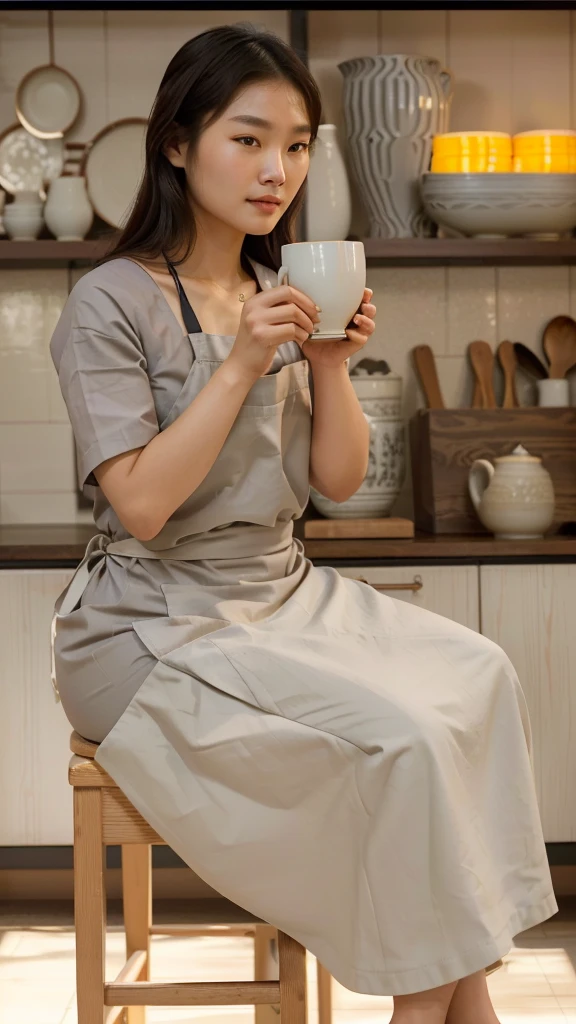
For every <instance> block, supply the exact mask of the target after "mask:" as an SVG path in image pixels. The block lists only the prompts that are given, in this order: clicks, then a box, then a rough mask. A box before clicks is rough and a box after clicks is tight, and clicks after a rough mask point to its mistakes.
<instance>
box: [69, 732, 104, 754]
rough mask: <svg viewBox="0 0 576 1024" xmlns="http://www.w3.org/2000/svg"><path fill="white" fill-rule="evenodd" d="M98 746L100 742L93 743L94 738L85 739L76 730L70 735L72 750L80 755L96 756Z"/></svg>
mask: <svg viewBox="0 0 576 1024" xmlns="http://www.w3.org/2000/svg"><path fill="white" fill-rule="evenodd" d="M98 747H99V744H98V743H93V742H92V740H85V739H84V737H83V736H81V735H80V733H79V732H76V730H74V732H73V733H72V735H71V736H70V750H71V751H72V753H73V754H77V755H78V757H95V756H96V751H97V750H98Z"/></svg>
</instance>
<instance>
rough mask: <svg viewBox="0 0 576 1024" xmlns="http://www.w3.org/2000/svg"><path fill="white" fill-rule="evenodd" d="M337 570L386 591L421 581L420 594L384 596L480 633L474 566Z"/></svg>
mask: <svg viewBox="0 0 576 1024" xmlns="http://www.w3.org/2000/svg"><path fill="white" fill-rule="evenodd" d="M335 568H337V569H338V571H339V572H340V573H341V575H342V576H351V577H353V578H354V579H364V580H366V582H367V583H372V584H374V583H377V584H379V585H380V586H382V587H385V586H390V584H392V585H394V584H397V583H399V584H401V585H403V586H407V585H409V584H411V583H413V582H414V580H415V578H416V577H419V578H420V580H421V581H422V587H421V589H420V590H414V591H413V590H396V589H390V590H385V589H383V593H385V594H388V596H389V597H395V598H399V599H400V600H401V601H410V602H411V603H412V604H415V605H417V606H418V607H419V608H426V609H427V611H430V612H436V613H437V614H438V615H445V616H446V618H447V619H454V621H455V622H460V623H461V624H462V625H463V626H468V628H469V629H475V630H476V631H478V630H479V629H480V615H479V608H478V604H479V601H478V569H477V567H476V566H474V565H458V566H456V565H454V566H452V565H446V566H444V565H441V566H427V565H420V566H416V567H412V568H406V567H401V566H399V567H398V568H396V567H395V566H393V567H392V568H383V567H380V566H376V567H374V568H372V567H370V568H368V567H365V566H352V567H351V566H347V567H346V568H340V567H339V566H338V563H336V564H335Z"/></svg>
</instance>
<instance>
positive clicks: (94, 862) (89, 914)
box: [74, 787, 106, 1024]
mask: <svg viewBox="0 0 576 1024" xmlns="http://www.w3.org/2000/svg"><path fill="white" fill-rule="evenodd" d="M74 921H75V926H76V999H77V1006H78V1024H103V1021H104V972H105V942H106V890H105V878H104V846H103V843H102V793H101V790H100V789H97V788H94V789H82V788H76V787H75V788H74Z"/></svg>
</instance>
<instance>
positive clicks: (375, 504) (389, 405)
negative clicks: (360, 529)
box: [310, 373, 406, 519]
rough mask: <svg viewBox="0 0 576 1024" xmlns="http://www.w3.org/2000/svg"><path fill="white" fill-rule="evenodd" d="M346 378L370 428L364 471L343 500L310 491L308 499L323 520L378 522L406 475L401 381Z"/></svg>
mask: <svg viewBox="0 0 576 1024" xmlns="http://www.w3.org/2000/svg"><path fill="white" fill-rule="evenodd" d="M350 379H351V381H352V385H353V387H354V390H355V392H356V395H357V396H358V400H359V402H360V405H361V406H362V410H363V412H364V415H365V417H366V419H367V420H368V424H369V426H370V454H369V460H368V471H367V473H366V476H365V478H364V481H363V482H362V484H361V485H360V487H359V488H358V490H357V491H356V493H355V494H353V495H352V497H351V498H348V499H347V501H340V502H336V501H330V500H329V499H328V498H325V497H324V496H323V495H322V494H319V493H318V491H316V490H314V488H311V490H310V500H311V501H312V504H313V505H314V508H316V509H317V510H318V512H321V513H322V515H324V516H326V517H327V519H380V518H382V517H384V516H389V515H390V510H391V508H392V506H393V504H394V502H395V501H396V498H397V497H398V495H399V493H400V490H401V487H402V484H403V483H404V475H405V472H406V448H405V445H406V440H405V428H404V421H403V419H402V415H401V405H402V378H401V377H399V376H398V375H397V374H395V373H388V374H381V373H371V374H364V375H362V376H351V377H350Z"/></svg>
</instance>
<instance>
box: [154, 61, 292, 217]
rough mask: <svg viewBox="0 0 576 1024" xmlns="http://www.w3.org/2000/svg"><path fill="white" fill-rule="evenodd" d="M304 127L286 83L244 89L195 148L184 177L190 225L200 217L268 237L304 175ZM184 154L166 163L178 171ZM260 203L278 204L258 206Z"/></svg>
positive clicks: (177, 153)
mask: <svg viewBox="0 0 576 1024" xmlns="http://www.w3.org/2000/svg"><path fill="white" fill-rule="evenodd" d="M308 121H309V118H308V116H307V113H306V109H305V106H304V101H303V99H302V97H301V96H300V94H299V93H298V92H297V91H296V90H295V89H294V88H293V87H292V86H291V85H290V84H289V83H288V82H285V81H269V82H257V83H253V84H251V85H249V86H247V87H246V89H244V90H243V91H242V92H241V93H239V94H238V96H237V97H236V98H235V99H234V100H233V101H232V103H231V104H230V105H229V107H227V109H226V110H225V111H224V113H223V114H222V115H221V117H219V118H218V120H216V121H215V122H214V123H213V124H212V125H210V127H208V128H206V129H205V130H204V131H203V133H202V134H201V136H200V138H199V140H198V144H197V147H196V152H195V154H194V157H193V161H192V165H191V167H190V169H189V172H188V186H189V189H190V194H191V197H192V203H193V208H194V212H195V214H196V215H197V217H198V218H199V219H200V220H203V219H206V218H205V216H204V217H203V213H204V215H205V214H208V215H209V218H208V219H210V218H216V219H217V220H220V221H222V222H223V223H225V224H227V225H229V226H230V227H233V228H235V229H236V230H237V231H239V232H241V233H242V234H251V235H266V234H268V232H269V231H271V230H272V229H273V228H274V227H275V226H276V224H277V223H278V221H279V220H280V218H281V216H282V215H283V214H284V213H285V212H286V210H287V209H288V207H289V205H290V203H291V202H292V200H293V199H294V196H295V195H296V193H297V192H298V189H299V188H300V186H301V185H302V182H303V181H304V179H305V177H306V175H307V173H308V164H309V154H308V146H309V142H310V127H309V124H308ZM186 149H187V147H186V145H184V146H180V147H179V148H178V149H172V150H171V151H170V152H169V153H168V154H167V155H168V157H169V159H170V160H171V162H172V163H174V164H175V165H176V166H186ZM264 196H266V197H268V198H269V199H270V197H273V198H275V199H276V200H279V202H277V203H270V202H269V203H259V202H258V200H259V199H261V198H262V197H264Z"/></svg>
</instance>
